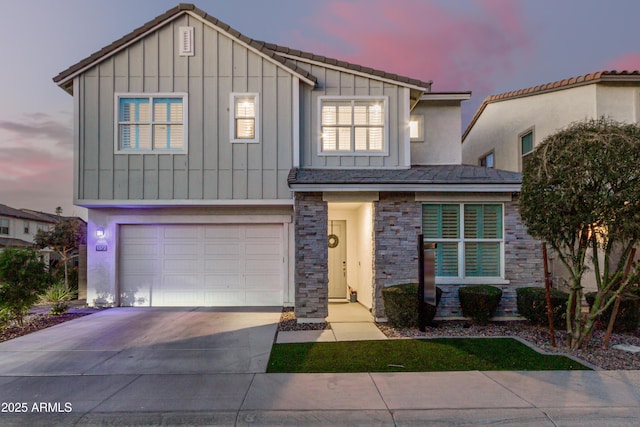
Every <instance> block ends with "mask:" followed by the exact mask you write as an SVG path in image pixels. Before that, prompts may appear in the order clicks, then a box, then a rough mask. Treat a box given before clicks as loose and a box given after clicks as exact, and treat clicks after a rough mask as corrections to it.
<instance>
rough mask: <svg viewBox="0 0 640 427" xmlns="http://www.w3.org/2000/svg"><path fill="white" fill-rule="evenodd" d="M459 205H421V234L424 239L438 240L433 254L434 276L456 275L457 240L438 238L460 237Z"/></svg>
mask: <svg viewBox="0 0 640 427" xmlns="http://www.w3.org/2000/svg"><path fill="white" fill-rule="evenodd" d="M459 224H460V206H459V205H423V206H422V234H423V235H424V238H425V240H431V241H438V247H437V250H436V256H435V264H436V265H435V271H436V276H449V277H456V276H458V242H443V241H439V240H440V239H458V238H459V237H460V228H459Z"/></svg>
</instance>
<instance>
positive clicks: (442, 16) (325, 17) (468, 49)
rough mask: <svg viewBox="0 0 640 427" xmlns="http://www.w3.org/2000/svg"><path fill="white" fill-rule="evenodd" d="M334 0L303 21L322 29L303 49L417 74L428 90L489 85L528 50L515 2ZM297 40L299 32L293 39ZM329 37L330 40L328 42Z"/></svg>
mask: <svg viewBox="0 0 640 427" xmlns="http://www.w3.org/2000/svg"><path fill="white" fill-rule="evenodd" d="M456 6H459V4H457V3H455V2H453V3H448V4H447V6H444V5H442V4H441V3H437V2H433V1H429V2H425V1H421V0H394V1H393V2H390V1H388V0H355V1H353V2H344V1H341V0H332V1H330V2H329V3H328V4H326V5H325V6H324V7H325V10H326V11H327V13H324V14H321V15H316V16H315V17H314V18H313V19H312V20H311V21H310V22H309V24H310V25H311V26H314V27H316V28H317V29H319V30H320V31H321V32H322V33H324V34H326V35H327V39H326V40H323V41H318V40H309V39H303V40H302V41H301V43H302V44H303V45H302V46H292V47H299V48H302V49H307V50H311V51H313V52H315V53H319V54H324V55H327V56H333V57H338V58H339V59H343V60H346V61H349V62H354V63H357V64H361V65H364V66H370V67H373V68H379V69H383V70H385V71H390V72H394V73H397V74H401V75H406V76H409V77H414V78H418V79H422V80H433V81H434V88H433V89H434V90H436V91H438V90H472V89H473V90H474V91H475V90H479V91H487V90H490V89H491V87H489V85H490V83H489V82H490V81H492V80H493V81H495V78H493V79H492V78H488V76H487V75H489V76H490V77H496V76H498V77H499V76H504V75H507V74H508V73H509V72H513V70H514V69H515V68H516V64H517V59H518V58H524V57H526V53H527V52H529V51H530V50H531V41H530V39H529V37H528V36H527V32H526V29H525V23H524V22H523V17H524V12H523V11H522V10H521V2H520V1H515V0H475V1H472V2H469V3H464V5H463V7H458V8H457V9H456V8H455V7H456ZM297 38H300V37H297ZM332 40H333V42H332Z"/></svg>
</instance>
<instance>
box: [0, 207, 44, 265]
mask: <svg viewBox="0 0 640 427" xmlns="http://www.w3.org/2000/svg"><path fill="white" fill-rule="evenodd" d="M53 223H54V221H53V220H51V219H49V218H44V217H42V216H39V215H35V214H33V213H31V212H28V211H26V210H21V209H15V208H12V207H10V206H7V205H1V204H0V251H2V249H3V248H24V247H32V246H33V238H34V237H35V235H36V233H37V232H38V230H48V229H49V227H50V226H51V225H52V224H53ZM40 254H41V256H42V259H43V260H44V261H45V262H47V263H48V262H49V257H50V254H51V251H50V250H49V249H44V250H42V251H40Z"/></svg>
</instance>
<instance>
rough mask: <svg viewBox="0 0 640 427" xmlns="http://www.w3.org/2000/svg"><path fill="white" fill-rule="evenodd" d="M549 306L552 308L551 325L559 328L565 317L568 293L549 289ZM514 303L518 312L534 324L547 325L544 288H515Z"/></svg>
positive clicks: (562, 324)
mask: <svg viewBox="0 0 640 427" xmlns="http://www.w3.org/2000/svg"><path fill="white" fill-rule="evenodd" d="M550 293H551V307H552V310H553V325H554V326H555V327H556V328H561V327H563V326H564V325H565V323H566V319H567V302H568V301H569V294H568V293H566V292H562V291H559V290H557V289H551V292H550ZM516 304H517V306H518V313H520V315H521V316H522V317H524V318H525V319H527V320H528V321H529V322H531V323H533V324H534V325H549V317H548V314H547V292H546V290H545V288H541V287H529V288H518V289H516Z"/></svg>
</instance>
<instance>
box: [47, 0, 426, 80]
mask: <svg viewBox="0 0 640 427" xmlns="http://www.w3.org/2000/svg"><path fill="white" fill-rule="evenodd" d="M186 12H192V13H195V14H197V15H198V16H200V17H201V18H202V19H205V20H207V21H208V22H210V23H211V24H213V25H215V26H216V27H218V28H221V29H222V30H224V31H226V32H227V33H229V34H231V35H232V36H233V37H235V38H237V39H239V40H241V41H243V42H244V43H246V44H247V45H249V46H251V47H253V48H254V49H256V50H258V51H260V52H261V53H262V54H264V55H266V56H267V57H269V58H271V59H272V60H274V61H277V62H279V63H281V64H282V65H283V66H284V67H287V68H289V69H290V70H291V71H292V72H294V73H296V74H298V75H300V76H302V77H304V78H306V79H307V80H309V81H311V82H313V83H316V82H317V78H316V77H315V76H314V75H312V74H311V73H309V72H308V71H306V70H304V69H302V68H300V67H298V66H297V65H296V64H295V63H294V62H293V61H291V60H290V59H287V58H285V57H283V56H281V55H279V54H278V53H277V52H280V53H283V54H284V53H286V54H289V55H292V56H298V57H300V58H301V59H303V58H307V59H312V60H314V61H319V62H324V63H327V64H331V65H336V66H339V67H343V68H347V69H350V70H354V71H360V72H363V73H367V74H371V75H373V76H377V77H381V78H386V79H389V80H394V81H397V82H399V83H404V84H409V85H413V86H419V87H424V88H425V89H426V90H429V89H430V87H431V82H430V81H429V82H423V81H420V80H417V79H412V78H409V77H404V76H399V75H397V74H391V73H386V72H384V71H380V70H375V69H373V68H368V67H363V66H360V65H356V64H351V63H348V62H345V61H339V60H337V59H332V58H326V57H324V56H319V55H314V54H312V53H309V52H302V51H299V50H294V49H289V48H286V47H284V46H278V45H275V44H271V43H265V42H262V41H258V40H254V39H252V38H250V37H247V36H245V35H243V34H242V33H240V32H239V31H237V30H235V29H234V28H232V27H231V26H230V25H228V24H225V23H224V22H222V21H220V20H218V19H216V18H214V17H213V16H210V15H209V14H207V13H206V12H205V11H203V10H202V9H199V8H197V7H196V6H195V5H193V4H191V3H180V4H179V5H178V6H176V7H174V8H172V9H169V10H168V11H166V12H165V13H163V14H162V15H160V16H158V17H156V18H155V19H153V20H151V21H149V22H147V23H146V24H144V25H142V26H141V27H138V28H136V29H135V30H133V31H132V32H130V33H129V34H127V35H125V36H124V37H121V38H120V39H118V40H116V41H114V42H113V43H111V44H110V45H108V46H105V47H103V48H102V49H100V50H99V51H97V52H94V53H93V54H91V55H90V56H88V57H87V58H85V59H83V60H81V61H80V62H78V63H76V64H74V65H72V66H71V67H69V68H67V69H66V70H64V71H61V72H60V73H59V74H58V75H57V76H55V77H54V78H53V81H54V82H55V83H57V84H58V85H59V86H61V87H63V89H65V90H67V91H70V90H71V86H70V83H69V81H68V79H69V77H71V76H73V75H74V74H76V73H77V72H79V71H81V70H83V69H84V68H86V67H88V66H91V65H93V64H94V63H96V62H99V61H101V60H102V59H105V58H106V57H107V56H109V55H111V54H113V53H115V52H117V51H118V50H119V49H120V48H121V47H123V46H125V45H127V44H128V43H130V42H132V41H134V40H135V39H137V38H138V37H140V36H141V35H143V34H144V33H146V32H147V31H149V30H151V29H152V28H154V27H155V26H156V25H159V24H161V23H162V22H165V21H167V20H169V19H172V18H175V17H176V16H178V15H180V14H183V13H186Z"/></svg>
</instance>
